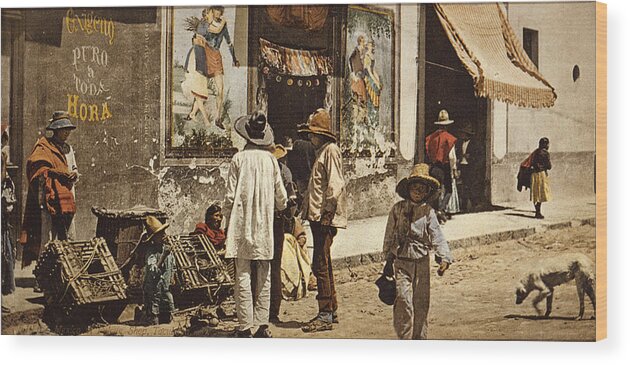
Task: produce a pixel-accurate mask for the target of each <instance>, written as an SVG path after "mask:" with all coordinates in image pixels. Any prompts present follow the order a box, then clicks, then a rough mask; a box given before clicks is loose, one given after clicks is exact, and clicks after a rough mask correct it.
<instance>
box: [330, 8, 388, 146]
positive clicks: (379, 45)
mask: <svg viewBox="0 0 630 365" xmlns="http://www.w3.org/2000/svg"><path fill="white" fill-rule="evenodd" d="M393 18H394V17H393V12H392V11H391V10H389V9H379V8H375V7H364V6H349V8H348V33H347V36H346V45H347V46H346V47H347V48H346V54H347V55H349V56H348V61H347V63H346V73H345V74H346V75H347V76H346V77H345V80H344V92H343V104H342V110H341V118H342V135H341V139H342V148H343V149H344V151H346V152H347V153H350V154H359V155H366V156H370V155H375V154H379V153H383V152H385V151H384V150H385V149H386V147H385V145H386V144H387V143H388V142H391V137H390V136H391V131H392V128H393V127H392V121H393V109H392V101H393V88H392V85H393V79H394V75H393V68H392V67H390V66H389V65H391V64H392V63H393V58H394V57H393V52H394V44H393V34H392V32H393Z"/></svg>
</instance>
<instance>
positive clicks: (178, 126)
mask: <svg viewBox="0 0 630 365" xmlns="http://www.w3.org/2000/svg"><path fill="white" fill-rule="evenodd" d="M235 20H236V8H235V7H223V6H210V7H205V8H174V9H173V10H172V16H171V21H172V26H171V37H170V41H171V42H172V48H171V49H172V54H171V56H172V62H171V67H172V69H171V78H170V80H171V81H170V82H171V85H170V89H171V98H170V100H171V102H170V104H171V105H170V113H168V114H170V121H169V120H168V119H167V124H168V123H169V122H170V126H169V125H167V138H166V144H167V146H166V147H167V151H166V152H167V155H170V156H173V157H175V156H185V157H221V156H225V155H229V154H230V153H231V152H230V151H233V150H234V143H233V141H237V139H238V138H237V137H235V134H234V131H233V130H232V119H233V118H234V117H235V116H236V115H241V114H245V113H246V110H245V108H246V92H243V90H245V89H246V87H245V85H247V74H246V72H247V71H246V68H245V67H240V62H239V60H238V59H237V57H236V52H235V49H234V46H235V45H234V43H233V40H232V39H233V38H232V36H233V34H234V23H235ZM233 137H234V138H233ZM169 152H170V153H169Z"/></svg>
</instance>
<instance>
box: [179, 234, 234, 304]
mask: <svg viewBox="0 0 630 365" xmlns="http://www.w3.org/2000/svg"><path fill="white" fill-rule="evenodd" d="M167 240H168V244H169V245H170V247H171V252H172V253H173V256H174V257H175V263H176V266H177V272H176V277H177V283H178V286H179V288H180V289H181V290H182V291H187V290H195V289H201V288H209V289H219V288H222V287H232V286H233V285H234V272H233V270H230V269H229V266H230V265H229V263H226V261H224V259H222V258H221V257H219V255H218V254H217V252H216V250H215V249H214V246H213V245H212V243H211V242H210V240H209V239H208V237H206V236H204V235H193V236H167Z"/></svg>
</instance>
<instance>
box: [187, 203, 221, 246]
mask: <svg viewBox="0 0 630 365" xmlns="http://www.w3.org/2000/svg"><path fill="white" fill-rule="evenodd" d="M222 221H223V213H221V205H220V204H219V203H218V202H214V203H212V204H211V205H210V206H209V207H208V209H206V219H205V222H202V223H197V225H196V226H195V231H194V232H191V233H190V234H191V235H194V234H202V235H205V236H207V237H208V238H209V239H210V242H212V245H213V246H214V248H215V249H216V250H217V253H219V254H220V255H221V254H224V253H225V231H224V230H223V229H221V222H222Z"/></svg>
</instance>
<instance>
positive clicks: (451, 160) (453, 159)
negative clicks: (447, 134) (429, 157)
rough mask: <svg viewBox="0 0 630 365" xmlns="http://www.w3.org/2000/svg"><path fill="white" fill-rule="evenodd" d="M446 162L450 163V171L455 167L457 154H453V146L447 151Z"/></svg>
mask: <svg viewBox="0 0 630 365" xmlns="http://www.w3.org/2000/svg"><path fill="white" fill-rule="evenodd" d="M448 162H449V163H450V165H451V171H452V170H454V169H455V168H456V167H457V155H455V146H453V148H451V151H450V152H449V153H448Z"/></svg>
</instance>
